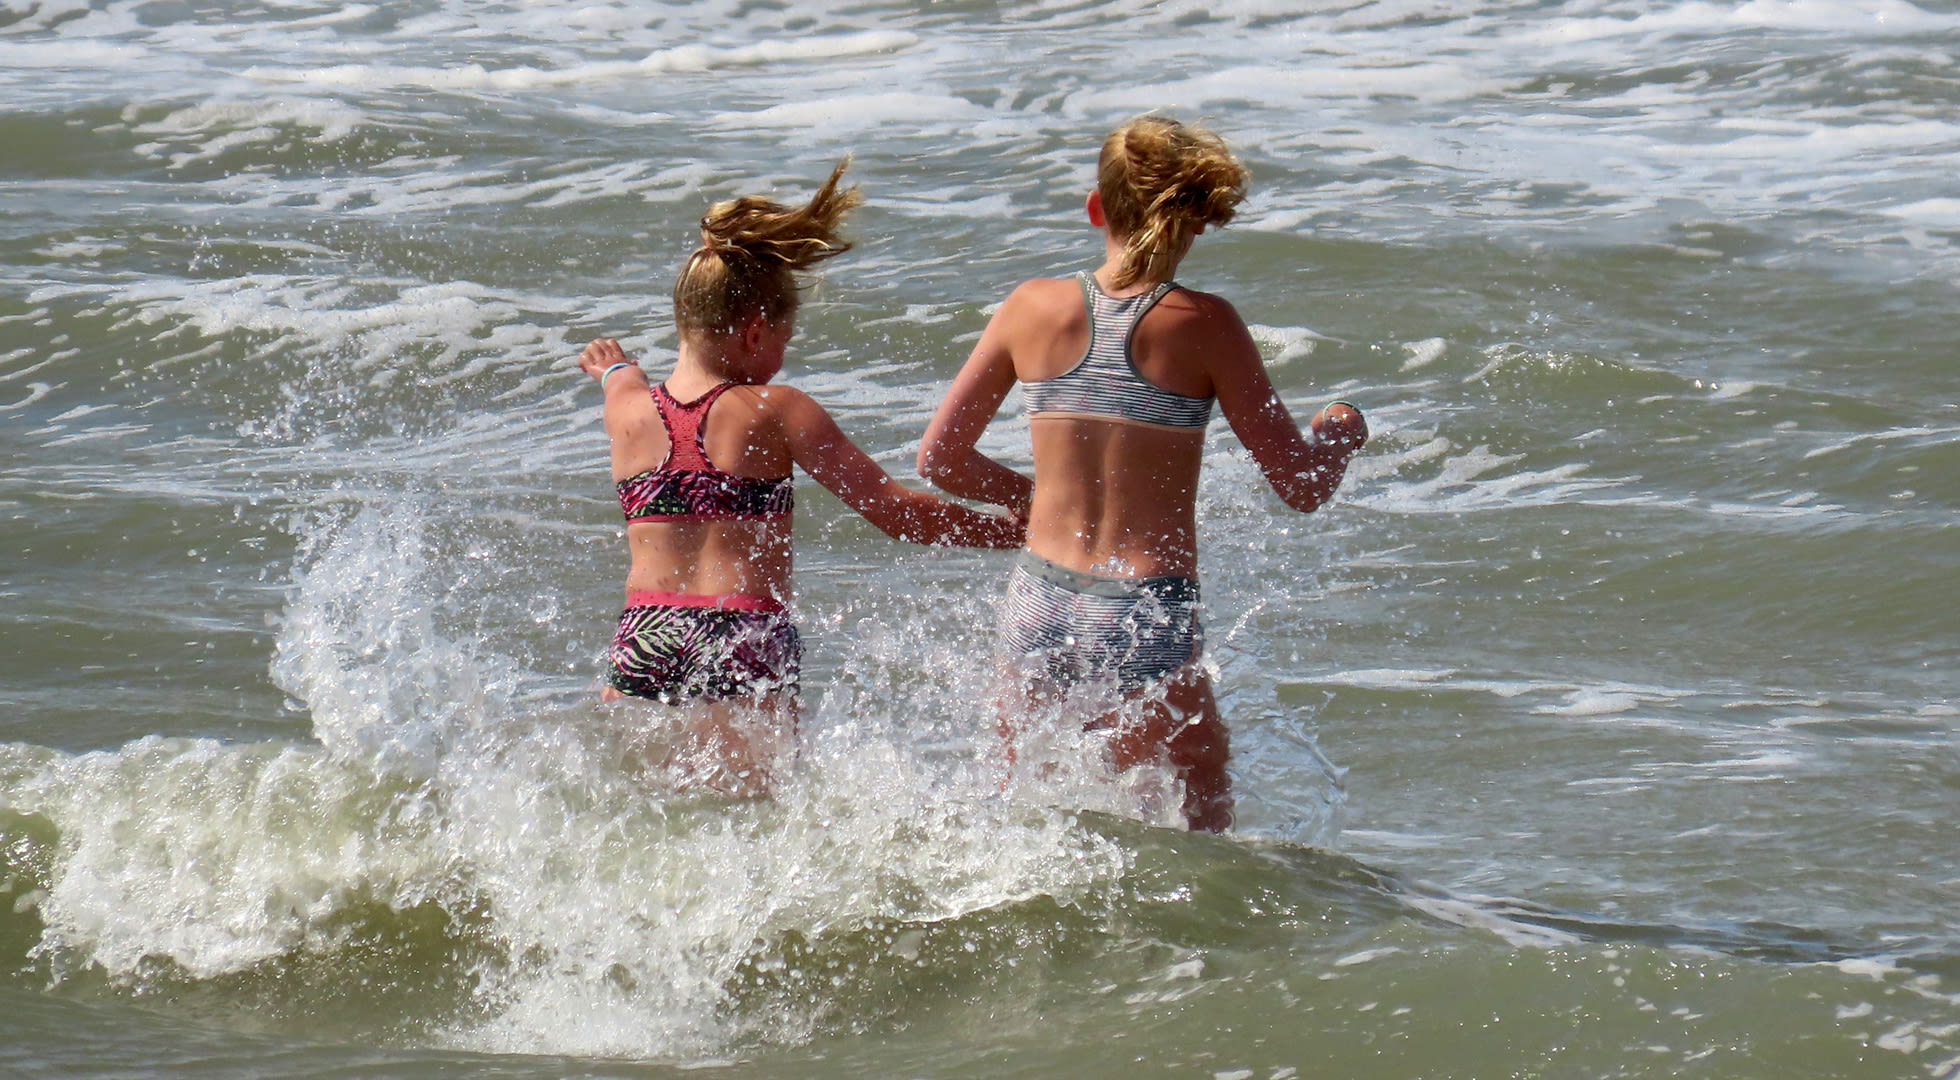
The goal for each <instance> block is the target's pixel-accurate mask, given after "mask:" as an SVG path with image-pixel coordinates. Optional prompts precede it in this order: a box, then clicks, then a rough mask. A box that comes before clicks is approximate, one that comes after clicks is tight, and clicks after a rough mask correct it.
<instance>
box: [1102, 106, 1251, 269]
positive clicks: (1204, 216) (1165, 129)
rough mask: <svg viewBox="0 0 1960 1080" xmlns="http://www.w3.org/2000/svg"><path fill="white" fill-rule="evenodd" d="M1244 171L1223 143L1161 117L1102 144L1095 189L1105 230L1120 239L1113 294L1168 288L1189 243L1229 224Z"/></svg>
mask: <svg viewBox="0 0 1960 1080" xmlns="http://www.w3.org/2000/svg"><path fill="white" fill-rule="evenodd" d="M1247 179H1248V175H1247V173H1246V171H1245V166H1243V165H1241V164H1239V160H1238V159H1237V158H1235V157H1233V156H1232V152H1231V151H1230V150H1228V149H1226V147H1225V140H1223V139H1221V138H1219V137H1218V136H1217V135H1215V134H1213V133H1212V132H1210V131H1207V130H1205V129H1204V128H1200V127H1192V126H1189V125H1185V124H1180V123H1178V122H1177V121H1175V120H1172V119H1171V118H1169V117H1167V116H1139V117H1137V118H1136V119H1134V120H1131V121H1130V122H1129V123H1127V124H1124V125H1123V126H1122V127H1120V128H1117V129H1116V130H1115V131H1113V132H1111V133H1110V135H1109V138H1107V139H1104V140H1103V146H1102V156H1101V157H1100V158H1098V159H1097V161H1096V190H1097V192H1098V193H1099V194H1101V196H1102V205H1103V216H1104V218H1105V220H1107V221H1108V223H1109V231H1110V232H1111V233H1113V234H1115V235H1116V236H1119V237H1122V238H1123V239H1124V246H1123V262H1122V265H1121V266H1120V267H1118V269H1117V272H1116V279H1115V281H1114V282H1112V284H1113V285H1114V286H1115V287H1116V288H1119V289H1120V288H1122V287H1124V286H1126V285H1130V284H1133V283H1135V282H1138V281H1168V280H1169V279H1170V276H1171V274H1172V272H1173V271H1175V270H1176V269H1177V261H1178V260H1179V259H1181V258H1183V257H1184V253H1185V252H1186V251H1187V250H1189V249H1190V246H1191V238H1192V237H1194V236H1196V235H1197V233H1198V229H1199V228H1200V227H1202V226H1205V225H1223V224H1225V223H1226V222H1228V221H1230V220H1232V215H1233V213H1234V212H1236V211H1237V209H1238V205H1239V203H1240V202H1242V201H1244V199H1245V184H1246V180H1247Z"/></svg>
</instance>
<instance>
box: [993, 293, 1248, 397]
mask: <svg viewBox="0 0 1960 1080" xmlns="http://www.w3.org/2000/svg"><path fill="white" fill-rule="evenodd" d="M1075 277H1076V280H1077V281H1078V282H1080V283H1081V285H1082V300H1083V303H1085V304H1087V305H1088V307H1089V348H1088V349H1087V350H1085V351H1084V352H1083V354H1082V359H1080V360H1078V361H1076V363H1075V366H1074V367H1072V368H1070V369H1068V370H1067V371H1065V372H1063V373H1061V374H1060V375H1056V376H1054V377H1052V378H1047V379H1038V380H1035V381H1033V382H1027V383H1023V384H1022V385H1021V394H1022V396H1023V398H1025V399H1026V401H1027V404H1028V415H1029V416H1030V417H1035V416H1058V415H1059V416H1089V417H1095V418H1097V419H1107V420H1117V421H1125V422H1129V423H1135V424H1153V425H1156V426H1159V427H1177V428H1198V429H1203V428H1204V426H1205V425H1206V424H1208V423H1210V422H1211V403H1212V400H1213V399H1212V398H1209V397H1201V398H1199V397H1186V396H1185V395H1183V394H1177V393H1172V392H1171V391H1169V390H1166V389H1164V388H1163V387H1161V386H1158V385H1157V384H1155V383H1153V382H1151V381H1150V380H1149V379H1146V378H1144V377H1143V374H1142V373H1141V372H1139V371H1138V370H1137V368H1136V363H1135V361H1133V360H1132V359H1131V358H1130V339H1131V337H1133V336H1135V334H1136V330H1137V324H1138V323H1140V322H1142V321H1143V317H1144V315H1145V314H1146V313H1148V312H1149V311H1150V309H1151V308H1152V307H1155V306H1156V304H1157V301H1159V300H1162V299H1163V298H1164V296H1165V294H1167V293H1169V292H1170V291H1171V290H1172V289H1175V288H1177V283H1176V282H1174V281H1166V282H1164V283H1163V284H1161V285H1159V286H1157V287H1156V288H1154V289H1152V290H1150V291H1149V292H1146V293H1138V294H1137V295H1135V296H1125V297H1122V298H1120V299H1119V298H1117V297H1113V296H1110V295H1109V294H1108V293H1105V292H1103V291H1102V286H1100V285H1098V284H1097V283H1096V278H1095V275H1093V274H1089V273H1086V272H1085V273H1080V274H1077V275H1075Z"/></svg>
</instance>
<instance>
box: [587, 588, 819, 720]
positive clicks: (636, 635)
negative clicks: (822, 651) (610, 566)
mask: <svg viewBox="0 0 1960 1080" xmlns="http://www.w3.org/2000/svg"><path fill="white" fill-rule="evenodd" d="M626 605H627V606H626V610H625V611H624V612H622V613H621V614H620V616H619V629H618V630H617V631H615V632H614V634H613V641H612V648H611V649H609V650H608V651H607V659H608V660H609V661H610V669H609V670H608V671H607V673H606V681H607V682H608V683H609V684H611V686H612V687H613V689H615V690H618V691H620V692H621V693H624V694H631V695H632V696H634V697H641V698H651V699H652V700H654V701H658V702H661V703H663V704H666V705H680V704H683V703H685V702H689V701H724V700H728V699H731V698H750V699H754V700H757V701H760V700H761V699H762V698H765V697H768V696H770V695H772V694H792V695H793V694H795V693H796V686H797V678H798V675H799V673H800V671H801V666H802V659H803V642H802V639H801V638H799V637H798V636H797V633H796V624H795V623H793V622H791V621H790V617H789V613H788V612H786V611H784V610H783V605H782V604H781V603H779V602H777V601H775V600H773V599H770V598H767V597H753V596H718V597H714V596H696V595H691V594H688V595H684V594H677V593H658V592H653V593H637V592H636V593H633V594H631V595H629V596H628V597H627V598H626Z"/></svg>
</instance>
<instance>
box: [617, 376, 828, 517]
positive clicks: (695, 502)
mask: <svg viewBox="0 0 1960 1080" xmlns="http://www.w3.org/2000/svg"><path fill="white" fill-rule="evenodd" d="M734 385H735V384H734V383H732V382H725V383H722V384H721V385H720V386H717V387H715V388H714V389H712V390H710V391H708V392H707V393H705V394H702V395H701V396H700V397H698V398H695V399H694V400H693V401H690V402H686V403H685V404H683V403H682V402H679V401H676V400H674V396H673V395H672V394H669V393H668V392H667V387H666V386H665V385H664V384H663V385H657V386H655V387H653V390H652V393H653V404H654V407H655V408H657V409H659V410H660V423H661V425H662V426H664V427H665V428H666V429H667V442H668V444H669V448H668V450H667V460H665V461H663V462H661V463H660V467H659V468H657V469H648V470H647V471H646V472H643V473H640V474H638V475H636V476H629V477H627V478H626V479H624V480H621V481H620V482H619V483H618V484H617V485H615V486H616V487H618V488H619V508H620V509H621V510H623V511H625V512H626V520H627V521H629V522H633V521H717V520H723V521H725V520H756V519H761V518H773V517H781V516H783V515H785V514H787V513H789V512H790V509H791V507H792V506H794V505H795V503H794V499H793V496H792V487H791V484H790V477H787V476H783V477H777V478H775V479H766V478H763V477H759V476H737V475H735V474H734V473H731V472H724V471H723V470H721V469H717V468H715V467H714V465H713V464H712V463H711V462H709V461H708V451H707V447H706V446H705V445H703V443H702V441H701V439H702V435H701V423H702V421H704V420H706V419H707V418H708V410H709V409H710V408H712V407H713V406H714V403H715V399H716V398H719V397H721V395H722V394H723V393H724V392H725V391H726V390H727V389H728V388H729V387H731V386H734Z"/></svg>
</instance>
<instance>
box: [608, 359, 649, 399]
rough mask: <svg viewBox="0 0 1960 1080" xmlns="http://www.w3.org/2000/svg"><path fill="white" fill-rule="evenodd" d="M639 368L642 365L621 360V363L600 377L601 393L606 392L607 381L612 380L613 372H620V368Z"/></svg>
mask: <svg viewBox="0 0 1960 1080" xmlns="http://www.w3.org/2000/svg"><path fill="white" fill-rule="evenodd" d="M639 366H640V365H638V364H636V363H634V362H633V361H631V360H621V361H620V362H619V363H617V364H614V365H613V366H611V367H609V368H607V369H606V370H605V371H603V372H601V373H600V375H599V392H600V393H602V394H603V393H605V392H606V380H607V379H610V378H612V373H613V372H615V371H618V370H619V369H620V368H623V367H639Z"/></svg>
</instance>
